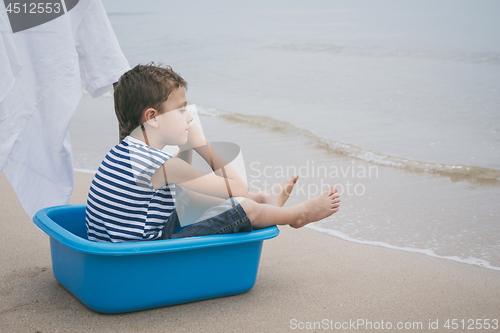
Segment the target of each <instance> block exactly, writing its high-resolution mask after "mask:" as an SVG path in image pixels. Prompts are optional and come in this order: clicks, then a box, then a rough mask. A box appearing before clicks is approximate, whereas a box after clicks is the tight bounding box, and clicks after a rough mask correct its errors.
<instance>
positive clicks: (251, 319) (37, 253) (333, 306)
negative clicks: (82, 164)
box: [0, 173, 500, 332]
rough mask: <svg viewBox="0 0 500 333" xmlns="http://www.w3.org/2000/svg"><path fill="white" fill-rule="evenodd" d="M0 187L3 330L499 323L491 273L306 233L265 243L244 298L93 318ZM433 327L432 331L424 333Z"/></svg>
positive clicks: (79, 194) (83, 183)
mask: <svg viewBox="0 0 500 333" xmlns="http://www.w3.org/2000/svg"><path fill="white" fill-rule="evenodd" d="M91 180H92V176H91V175H89V174H81V173H75V187H74V191H73V195H72V197H71V201H70V203H71V204H80V203H85V200H86V196H87V189H88V186H89V185H90V182H91ZM0 184H1V186H2V189H4V190H3V191H2V193H1V194H0V198H1V200H0V207H1V209H0V230H1V232H0V235H1V236H0V237H1V238H0V240H1V241H2V244H3V251H2V252H3V256H2V258H1V259H0V264H1V267H2V271H1V274H0V286H1V290H0V293H1V295H2V298H3V302H2V304H1V305H0V322H1V323H2V327H3V328H4V330H5V331H6V332H26V331H40V332H47V331H50V332H56V331H57V332H63V331H69V332H81V331H88V330H97V331H99V332H114V331H116V330H120V331H123V332H141V331H144V332H162V331H191V332H192V331H207V332H219V331H232V332H246V331H249V330H255V331H272V332H284V331H297V330H300V329H299V327H304V330H307V329H306V328H307V327H306V326H307V323H315V322H318V323H322V321H323V320H325V319H326V320H330V321H331V322H332V323H336V322H338V323H344V322H349V321H350V320H351V321H353V320H358V319H360V320H361V319H363V320H365V321H371V322H372V323H378V324H379V325H380V322H381V321H384V322H385V323H386V324H387V323H388V322H391V323H392V324H394V325H396V324H397V323H399V322H402V323H406V322H415V323H417V322H419V323H421V324H422V329H417V330H416V331H421V332H427V331H428V332H437V331H447V330H446V329H445V328H444V326H443V325H444V324H445V322H446V320H447V319H453V318H455V319H459V320H461V319H465V322H467V320H468V319H474V320H475V319H488V318H489V319H490V320H491V319H495V318H496V319H500V318H498V317H495V316H498V309H499V308H500V273H499V272H498V271H494V270H489V269H485V268H481V267H477V266H472V265H467V264H462V263H457V262H453V261H450V260H443V259H438V258H433V257H430V256H426V255H422V254H418V253H411V252H405V251H394V250H391V249H387V248H383V247H378V246H371V245H364V244H357V243H353V242H348V241H344V240H341V239H339V238H336V237H331V236H329V235H325V234H321V233H318V232H315V231H312V230H309V229H305V228H302V229H299V230H292V229H291V228H280V235H279V236H278V237H277V238H275V239H271V240H268V241H265V242H264V247H263V252H262V257H261V261H260V267H259V272H258V275H257V281H256V284H255V286H254V287H253V289H252V290H250V291H249V292H247V293H244V294H240V295H235V296H229V297H222V298H217V299H211V300H206V301H200V302H194V303H187V304H183V305H178V306H171V307H164V308H158V309H152V310H146V311H140V312H133V313H126V314H119V315H103V314H99V313H96V312H93V311H92V310H89V309H88V308H87V307H85V305H83V304H82V303H80V302H79V301H78V300H77V299H76V298H74V297H73V296H72V295H71V294H70V293H69V292H67V291H66V290H65V289H64V288H63V287H62V286H61V285H59V283H58V282H57V281H56V280H55V278H54V276H53V273H52V264H51V259H50V249H49V242H48V237H47V236H46V235H44V234H43V233H41V232H40V231H38V230H37V229H36V227H34V225H33V223H32V222H31V220H30V219H29V217H28V216H27V215H26V214H25V213H24V211H23V210H22V208H21V206H20V203H19V201H18V200H17V197H16V196H15V193H14V191H13V190H12V188H11V187H10V185H9V184H8V182H7V180H6V179H5V176H4V175H3V174H1V175H0ZM436 320H437V321H438V325H439V329H438V330H435V329H431V328H429V327H428V325H429V324H430V323H434V322H436ZM301 323H302V324H301ZM294 325H298V326H296V327H295V326H294ZM301 325H302V326H301ZM294 327H295V329H294ZM317 330H318V331H321V330H323V328H317ZM347 330H349V329H347ZM356 331H358V332H363V331H364V332H370V329H368V328H366V327H358V329H357V330H356ZM377 331H386V332H389V331H391V332H393V331H395V330H394V328H393V329H392V330H389V329H378V330H377ZM396 331H399V330H396ZM401 331H403V330H401Z"/></svg>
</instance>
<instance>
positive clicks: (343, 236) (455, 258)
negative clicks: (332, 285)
mask: <svg viewBox="0 0 500 333" xmlns="http://www.w3.org/2000/svg"><path fill="white" fill-rule="evenodd" d="M306 228H308V229H311V230H314V231H318V232H321V233H324V234H327V235H331V236H335V237H337V238H340V239H343V240H346V241H349V242H353V243H358V244H366V245H374V246H381V247H386V248H389V249H394V250H401V251H407V252H414V253H421V254H425V255H428V256H430V257H435V258H440V259H446V260H453V261H457V262H461V263H464V264H469V265H474V266H480V267H484V268H488V269H493V270H497V271H500V267H496V266H492V265H491V264H490V263H489V262H488V261H486V260H484V259H479V258H474V257H469V258H460V257H458V256H440V255H437V254H436V253H435V252H434V251H433V250H430V249H417V248H414V247H407V246H405V247H400V246H394V245H391V244H389V243H386V242H378V241H366V240H360V239H356V238H352V237H349V236H348V235H346V234H344V233H343V232H340V231H336V230H332V229H326V228H322V227H319V226H316V225H315V224H314V223H311V224H308V225H306Z"/></svg>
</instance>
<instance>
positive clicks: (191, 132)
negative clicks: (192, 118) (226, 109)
mask: <svg viewBox="0 0 500 333" xmlns="http://www.w3.org/2000/svg"><path fill="white" fill-rule="evenodd" d="M206 144H207V141H206V140H205V136H204V135H203V132H202V131H201V129H200V128H199V127H198V125H196V124H193V123H190V124H189V129H188V140H187V142H186V143H185V144H183V145H179V149H180V150H181V151H183V150H189V149H192V148H196V147H201V146H204V145H206Z"/></svg>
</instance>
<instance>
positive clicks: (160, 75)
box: [113, 62, 187, 141]
mask: <svg viewBox="0 0 500 333" xmlns="http://www.w3.org/2000/svg"><path fill="white" fill-rule="evenodd" d="M179 87H183V88H185V89H186V88H187V82H186V81H184V79H183V78H182V77H181V76H180V75H179V74H177V73H176V72H174V71H173V70H172V68H171V67H170V66H165V67H162V64H158V65H156V64H155V63H154V62H150V63H149V64H146V65H137V66H135V67H134V68H132V69H131V70H129V71H128V72H126V73H125V74H123V75H122V76H121V77H120V79H119V80H118V82H115V83H114V84H113V88H114V90H115V92H114V99H115V113H116V117H117V118H118V125H119V135H120V141H122V140H123V139H124V138H125V137H126V136H127V135H129V134H130V133H131V132H132V131H133V130H134V129H135V128H137V127H138V126H140V125H141V123H142V115H143V113H144V111H145V110H147V109H148V108H153V109H155V110H157V111H158V112H160V113H162V112H163V111H164V110H161V105H162V103H163V102H165V101H166V100H167V99H168V97H169V96H170V93H171V92H172V91H173V90H174V89H176V88H179Z"/></svg>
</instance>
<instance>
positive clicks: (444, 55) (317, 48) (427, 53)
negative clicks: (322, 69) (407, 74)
mask: <svg viewBox="0 0 500 333" xmlns="http://www.w3.org/2000/svg"><path fill="white" fill-rule="evenodd" d="M265 48H268V49H279V50H283V51H301V52H309V53H310V52H313V53H314V52H315V53H329V54H332V55H346V56H358V57H375V58H388V57H391V58H415V59H434V60H448V61H455V62H461V63H470V64H483V65H486V64H487V65H500V54H499V53H487V52H457V51H453V52H452V51H439V50H417V49H404V48H397V47H381V46H356V45H336V44H327V43H290V44H281V45H270V46H266V47H265Z"/></svg>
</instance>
